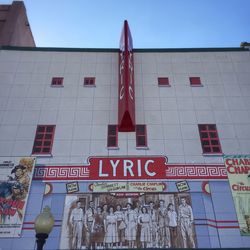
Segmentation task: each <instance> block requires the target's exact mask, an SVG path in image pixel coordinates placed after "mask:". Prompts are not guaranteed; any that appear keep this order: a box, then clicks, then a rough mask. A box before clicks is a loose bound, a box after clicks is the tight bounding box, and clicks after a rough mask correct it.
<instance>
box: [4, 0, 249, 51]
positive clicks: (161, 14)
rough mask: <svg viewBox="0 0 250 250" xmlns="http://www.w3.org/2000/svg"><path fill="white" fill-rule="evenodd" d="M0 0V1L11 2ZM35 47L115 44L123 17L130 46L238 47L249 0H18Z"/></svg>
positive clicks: (245, 26)
mask: <svg viewBox="0 0 250 250" xmlns="http://www.w3.org/2000/svg"><path fill="white" fill-rule="evenodd" d="M11 2H12V1H11V0H8V1H7V0H6V1H4V0H2V1H1V0H0V3H7V4H9V3H11ZM24 3H25V6H26V9H27V14H28V18H29V21H30V26H31V29H32V32H33V35H34V38H35V41H36V45H37V46H39V47H73V48H118V45H119V38H120V33H121V29H122V25H123V21H124V20H125V19H127V20H128V22H129V26H130V30H131V33H132V36H133V42H134V48H193V47H197V48H199V47H239V45H240V42H242V41H248V42H250V12H249V10H250V0H24Z"/></svg>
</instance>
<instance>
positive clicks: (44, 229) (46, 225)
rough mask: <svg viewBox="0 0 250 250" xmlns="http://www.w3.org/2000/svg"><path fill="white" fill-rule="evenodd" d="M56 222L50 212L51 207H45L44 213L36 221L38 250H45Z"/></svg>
mask: <svg viewBox="0 0 250 250" xmlns="http://www.w3.org/2000/svg"><path fill="white" fill-rule="evenodd" d="M54 222H55V220H54V217H53V215H52V214H51V212H50V207H49V206H46V207H44V209H43V211H42V213H40V214H39V215H38V216H37V217H36V219H35V231H36V243H37V250H43V245H44V243H45V241H46V239H47V238H48V236H49V233H50V232H51V230H52V228H53V226H54Z"/></svg>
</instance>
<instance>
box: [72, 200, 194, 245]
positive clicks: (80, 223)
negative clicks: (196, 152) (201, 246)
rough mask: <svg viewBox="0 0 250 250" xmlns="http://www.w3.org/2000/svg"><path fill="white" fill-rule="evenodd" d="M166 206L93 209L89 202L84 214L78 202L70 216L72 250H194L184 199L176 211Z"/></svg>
mask: <svg viewBox="0 0 250 250" xmlns="http://www.w3.org/2000/svg"><path fill="white" fill-rule="evenodd" d="M165 203H166V202H165V201H164V200H159V201H158V202H157V206H156V204H155V202H154V201H150V202H149V203H148V204H144V205H143V206H140V205H138V206H136V207H135V208H134V207H133V205H132V204H131V203H129V202H128V203H127V204H126V205H125V207H122V206H121V205H120V204H116V205H115V207H114V206H112V205H107V204H104V205H102V206H96V207H95V205H94V202H93V201H89V204H88V208H87V209H86V211H84V209H83V208H82V207H81V206H82V204H81V201H79V200H78V201H77V202H76V206H75V207H74V208H73V209H72V210H71V213H70V215H69V222H68V223H69V225H70V227H71V228H72V229H71V231H72V238H71V249H85V248H87V249H108V248H110V249H112V248H178V247H184V248H188V247H189V248H195V241H194V235H193V220H194V218H193V211H192V207H191V206H190V205H189V204H188V203H187V200H186V197H181V198H180V204H179V206H178V209H177V210H175V206H174V204H173V203H169V204H165ZM177 239H181V241H182V243H181V244H180V243H179V242H178V243H177Z"/></svg>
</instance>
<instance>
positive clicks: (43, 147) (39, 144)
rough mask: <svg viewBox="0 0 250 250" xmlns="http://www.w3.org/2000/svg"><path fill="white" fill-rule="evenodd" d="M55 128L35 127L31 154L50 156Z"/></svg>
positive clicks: (46, 126)
mask: <svg viewBox="0 0 250 250" xmlns="http://www.w3.org/2000/svg"><path fill="white" fill-rule="evenodd" d="M55 128H56V126H55V125H37V128H36V135H35V139H34V144H33V149H32V154H35V155H45V154H51V151H52V146H53V141H54V135H55Z"/></svg>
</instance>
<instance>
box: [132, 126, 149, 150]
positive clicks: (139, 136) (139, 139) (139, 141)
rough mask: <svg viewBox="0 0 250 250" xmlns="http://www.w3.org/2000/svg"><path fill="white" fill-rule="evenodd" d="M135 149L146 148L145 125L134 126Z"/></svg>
mask: <svg viewBox="0 0 250 250" xmlns="http://www.w3.org/2000/svg"><path fill="white" fill-rule="evenodd" d="M135 132H136V147H138V148H140V147H147V146H148V142H147V127H146V125H145V124H139V125H136V128H135Z"/></svg>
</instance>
